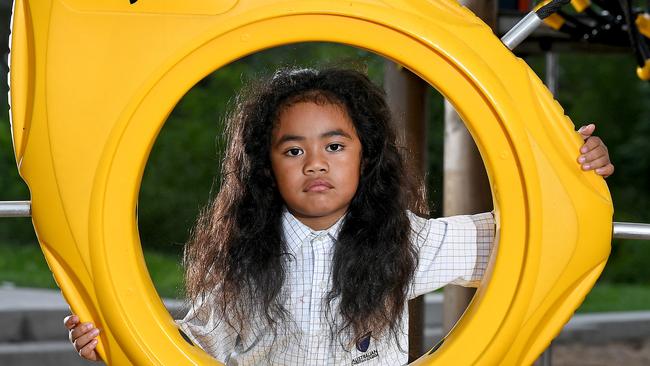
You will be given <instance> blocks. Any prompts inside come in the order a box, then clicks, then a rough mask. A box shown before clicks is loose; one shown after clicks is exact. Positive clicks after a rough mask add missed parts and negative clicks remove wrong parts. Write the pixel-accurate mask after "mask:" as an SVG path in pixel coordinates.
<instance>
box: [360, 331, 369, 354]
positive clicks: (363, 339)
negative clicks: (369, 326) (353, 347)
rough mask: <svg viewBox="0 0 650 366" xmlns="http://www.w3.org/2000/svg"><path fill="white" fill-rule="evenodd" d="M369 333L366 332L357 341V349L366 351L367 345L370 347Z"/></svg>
mask: <svg viewBox="0 0 650 366" xmlns="http://www.w3.org/2000/svg"><path fill="white" fill-rule="evenodd" d="M370 334H371V332H368V333H366V334H364V335H363V336H361V338H360V339H359V340H358V341H357V349H358V350H359V351H361V352H366V351H367V350H368V347H370Z"/></svg>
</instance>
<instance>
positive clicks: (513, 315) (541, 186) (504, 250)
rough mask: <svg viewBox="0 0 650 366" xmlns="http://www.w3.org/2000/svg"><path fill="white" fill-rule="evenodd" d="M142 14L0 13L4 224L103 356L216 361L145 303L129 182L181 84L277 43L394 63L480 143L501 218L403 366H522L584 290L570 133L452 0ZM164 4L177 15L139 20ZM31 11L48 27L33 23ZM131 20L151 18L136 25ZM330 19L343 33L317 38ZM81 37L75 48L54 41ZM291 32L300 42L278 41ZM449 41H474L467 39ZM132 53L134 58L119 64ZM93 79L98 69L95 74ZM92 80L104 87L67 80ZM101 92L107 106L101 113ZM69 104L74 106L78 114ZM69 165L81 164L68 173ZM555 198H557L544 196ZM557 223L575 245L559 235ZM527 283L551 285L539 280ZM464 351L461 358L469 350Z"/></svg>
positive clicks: (594, 206) (596, 260)
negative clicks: (432, 332) (8, 49)
mask: <svg viewBox="0 0 650 366" xmlns="http://www.w3.org/2000/svg"><path fill="white" fill-rule="evenodd" d="M142 4H144V5H143V7H141V8H137V7H136V6H133V7H130V6H131V5H129V6H127V5H125V4H118V3H117V2H115V4H112V3H111V4H110V5H106V4H103V5H98V4H90V3H89V2H80V1H50V2H42V3H38V4H36V3H34V2H27V1H17V2H16V8H15V13H14V30H13V37H14V38H13V39H14V43H13V45H12V65H11V67H12V75H11V79H12V90H11V92H12V117H13V128H14V134H13V136H14V148H15V152H16V158H17V162H19V164H20V169H21V175H22V176H23V177H24V178H25V180H26V181H27V182H28V184H29V186H30V189H31V192H32V201H31V206H30V205H28V204H18V205H10V206H12V207H17V211H18V212H16V213H15V214H17V215H20V214H25V213H27V212H26V211H29V209H30V207H31V215H32V216H33V218H34V222H35V226H36V229H37V232H38V233H39V239H40V240H41V245H42V248H43V250H44V253H45V254H46V258H47V259H48V263H49V265H50V268H52V269H53V272H54V273H55V276H56V278H57V281H58V283H59V285H60V286H61V288H62V290H63V292H64V294H65V295H66V297H67V299H68V301H69V302H70V303H71V305H72V306H73V309H74V310H75V312H77V313H78V314H80V315H81V316H82V317H85V318H88V319H95V320H97V321H98V323H100V324H103V325H104V328H106V329H108V330H109V332H107V333H105V338H103V339H102V343H101V344H102V349H100V351H101V352H102V353H103V355H104V356H106V358H105V359H107V361H108V362H109V363H116V364H121V362H126V361H127V360H128V361H129V362H132V363H135V364H145V363H159V364H180V363H182V362H183V360H185V361H186V362H189V361H190V360H192V361H195V360H201V361H202V362H206V363H208V362H214V361H212V360H210V359H208V358H206V357H205V355H204V354H202V352H200V351H198V350H197V349H196V347H192V346H190V345H188V344H186V343H185V341H184V340H183V339H182V338H181V337H180V335H179V334H178V333H177V331H176V330H175V328H174V325H173V322H171V319H170V317H169V315H168V314H166V312H165V311H164V310H161V309H162V305H160V304H159V303H157V302H156V300H157V296H156V294H155V291H154V290H153V286H151V283H150V281H149V280H148V275H147V273H146V267H144V263H143V261H142V258H141V253H140V252H139V242H138V240H139V239H138V237H137V226H136V223H135V216H134V212H135V209H134V208H135V203H136V201H137V192H138V187H139V180H140V178H141V174H142V170H143V169H144V164H145V163H146V160H147V155H148V152H149V149H150V148H151V145H152V144H153V141H154V139H155V136H156V134H157V132H158V130H159V129H160V127H161V125H162V123H163V122H164V120H165V117H166V115H167V113H169V111H170V110H171V108H172V107H173V105H175V103H176V101H177V100H178V99H179V98H180V96H182V95H183V94H184V92H185V91H186V90H187V89H189V87H191V86H192V85H193V84H194V83H195V82H196V81H198V80H199V79H200V78H201V77H202V76H204V75H205V74H207V73H209V72H211V71H213V70H214V69H216V68H218V67H220V66H221V65H223V64H226V63H228V62H229V61H231V60H233V59H236V58H238V57H241V56H243V55H245V54H248V53H252V52H255V51H256V50H259V49H262V48H266V47H271V46H275V45H280V44H286V43H292V42H303V41H311V40H326V41H333V42H340V43H347V44H352V45H355V46H358V47H363V48H368V49H371V50H373V51H375V52H377V53H380V54H382V55H384V56H386V57H388V58H391V59H393V60H396V61H398V62H400V63H401V64H403V65H405V66H406V67H408V68H409V69H411V70H413V71H415V72H416V73H417V74H418V75H420V76H422V77H423V78H424V79H425V80H427V81H428V82H429V83H431V84H432V85H434V86H435V87H436V88H438V89H439V90H440V91H441V92H442V93H443V94H444V95H445V96H446V97H447V98H448V99H449V100H451V101H453V102H454V103H455V105H456V107H457V109H458V110H459V111H460V112H461V114H462V115H463V118H464V120H465V121H466V123H467V125H468V127H469V128H470V130H471V131H472V133H473V136H474V138H475V140H476V141H477V142H478V144H479V148H480V149H481V153H482V155H483V158H484V161H485V163H486V166H487V168H488V173H489V174H490V180H491V183H492V190H493V196H494V197H495V207H496V208H497V214H498V217H499V226H500V239H499V252H498V256H497V258H496V261H495V262H494V263H493V264H492V273H491V276H489V279H487V280H486V282H487V283H486V285H484V286H483V287H482V288H481V290H480V291H479V294H478V295H477V298H476V300H475V302H474V304H473V305H472V307H471V308H470V310H469V311H468V313H467V315H466V316H465V317H464V318H463V320H462V321H461V323H460V324H459V325H458V326H457V328H456V329H455V330H454V332H452V334H450V335H449V336H448V337H447V339H446V341H445V342H444V343H443V344H442V345H440V347H439V348H438V349H437V352H435V353H433V354H430V355H427V356H425V357H423V358H422V359H421V360H419V361H418V362H421V363H427V362H439V363H440V364H445V362H449V363H454V364H469V363H486V364H493V363H496V360H503V363H504V364H509V363H530V362H532V360H534V358H535V357H536V355H537V354H539V352H541V350H543V349H544V347H545V345H546V344H548V342H549V341H550V339H551V338H552V337H553V336H554V335H555V334H556V333H557V332H558V331H559V329H560V327H561V326H562V324H564V322H566V320H568V317H569V316H570V314H571V313H572V311H573V309H575V307H576V306H577V305H578V304H579V303H580V302H581V301H582V298H583V297H584V294H585V293H586V292H587V291H588V290H589V288H590V287H591V285H593V281H595V278H596V277H597V276H598V274H599V273H600V270H602V265H603V262H604V260H605V259H606V256H607V253H608V249H609V235H610V234H611V231H610V230H609V229H608V228H609V227H611V226H610V225H611V203H610V202H609V196H608V192H607V189H606V187H605V185H604V183H603V182H602V180H601V179H600V178H598V177H595V176H593V174H592V175H589V174H588V173H581V174H576V173H575V172H573V169H572V164H573V162H572V161H570V160H571V159H570V158H568V157H569V156H571V154H570V152H572V151H574V150H576V149H577V147H578V146H579V142H580V141H579V138H577V136H576V135H575V134H573V125H572V124H571V123H570V121H568V119H567V118H566V117H564V116H563V114H562V111H561V109H560V108H559V106H558V105H557V104H556V103H555V102H553V100H552V97H551V96H550V95H549V94H548V92H547V91H546V90H545V89H544V87H543V85H542V84H541V82H540V81H539V80H538V79H537V78H536V76H535V75H534V74H533V73H532V72H530V71H529V70H528V69H527V66H526V65H525V64H524V63H523V62H521V61H520V60H517V59H516V58H515V57H514V56H513V55H512V54H511V53H510V52H509V51H507V50H506V49H505V48H504V47H503V46H502V44H501V43H500V42H499V40H498V39H496V38H495V37H494V36H493V35H492V33H491V32H490V30H489V29H488V28H487V27H485V26H484V25H483V24H482V23H481V22H480V21H479V20H478V19H476V18H475V17H473V15H472V14H471V13H469V12H468V11H466V10H464V9H462V8H460V7H458V6H457V5H456V4H455V3H453V2H440V4H436V5H431V4H429V5H426V6H425V5H423V4H420V3H418V2H403V3H401V2H400V4H397V5H395V8H394V9H391V8H387V7H385V6H384V5H381V4H379V3H378V4H373V5H371V4H365V3H364V4H361V3H359V4H357V3H354V6H353V7H350V8H348V7H342V6H337V5H334V4H329V3H326V2H319V1H313V2H305V3H303V2H300V3H295V4H294V3H291V4H292V6H287V5H286V4H288V3H284V4H285V6H277V4H275V6H274V4H273V3H271V2H269V3H268V4H264V5H260V4H255V5H253V4H247V3H244V2H242V3H239V4H234V2H233V4H232V5H233V8H227V9H226V8H206V7H202V5H200V3H199V2H194V3H193V2H187V3H184V5H183V6H184V7H185V8H174V7H173V6H171V5H168V6H169V8H164V7H163V6H164V4H166V3H164V2H163V3H161V2H158V3H157V4H155V3H145V2H142ZM161 4H163V5H161ZM193 4H194V5H193ZM134 5H137V4H134ZM147 6H149V7H148V8H147ZM157 7H160V8H157ZM165 9H167V10H169V11H170V12H172V11H175V12H183V13H184V14H185V15H182V16H181V15H174V14H168V15H165V16H164V17H162V16H161V17H159V18H156V17H151V16H149V17H146V18H143V17H142V14H146V13H149V12H162V11H163V10H165ZM287 9H290V11H289V10H287ZM220 11H226V13H224V14H221V15H212V16H207V17H206V16H200V17H199V16H196V17H197V18H201V19H202V21H196V22H188V19H190V18H192V19H193V17H192V16H190V15H188V14H194V15H195V13H201V12H204V13H211V14H212V13H219V12H220ZM396 12H397V16H396V15H395V13H396ZM91 14H92V15H91ZM422 14H426V17H428V18H424V17H425V16H424V15H422ZM46 18H49V19H51V20H50V22H49V23H48V24H44V23H43V22H41V23H39V22H38V19H46ZM136 19H137V20H136ZM145 19H146V22H149V23H147V24H143V22H142V21H144V20H145ZM224 19H226V20H227V21H224ZM441 19H445V20H444V21H443V20H441ZM141 20H142V21H141ZM115 24H120V25H121V26H123V27H124V28H122V29H121V32H124V33H123V34H119V35H116V34H114V33H111V32H110V30H111V29H113V28H114V26H115ZM334 25H336V26H346V27H350V29H354V30H355V31H354V32H352V33H353V34H345V35H336V34H330V33H331V32H328V31H327V30H328V29H331V26H334ZM176 26H181V27H180V28H182V29H183V32H184V34H180V33H183V32H177V34H175V38H174V41H175V43H174V46H173V47H171V46H170V43H169V42H165V43H164V44H163V43H161V42H155V40H156V39H157V37H159V36H158V35H156V36H155V37H156V39H154V38H152V36H150V35H149V34H152V33H153V34H158V32H151V31H150V30H151V29H159V30H160V31H161V32H162V33H164V32H166V31H168V30H169V29H179V28H175V27H176ZM79 29H84V32H83V33H84V34H85V36H84V38H83V39H81V38H80V39H76V40H73V41H72V42H70V41H67V42H65V43H63V40H65V39H67V38H66V37H67V35H69V34H71V33H72V34H77V33H78V32H76V33H75V31H78V30H79ZM288 29H304V30H305V32H304V33H302V34H287V33H289V32H287V30H288ZM145 30H146V33H144V32H145ZM452 30H453V32H452ZM93 37H96V38H94V40H93ZM89 39H90V40H93V41H92V42H89ZM387 39H388V40H391V42H386V40H387ZM463 39H473V40H477V42H476V44H473V45H472V46H471V47H470V46H468V45H467V44H466V43H465V42H463V41H462V40H463ZM16 40H18V41H16ZM50 42H52V43H50ZM56 42H61V43H56ZM99 42H101V43H102V44H103V45H104V47H106V48H110V47H116V49H118V50H128V51H129V52H131V53H129V52H122V53H121V54H120V53H118V55H120V56H121V58H118V59H116V60H103V59H101V54H100V53H101V52H102V50H97V49H94V47H93V46H94V45H95V44H96V43H99ZM51 44H66V46H65V47H60V48H58V47H57V49H55V48H53V47H48V45H51ZM143 44H146V45H147V46H148V47H150V48H149V49H147V55H143V54H141V53H140V52H141V51H142V49H141V48H142V47H143V46H142V45H143ZM224 45H228V46H230V48H231V49H228V47H224ZM232 45H236V46H235V47H233V46H232ZM120 47H124V48H120ZM156 47H157V48H156ZM45 50H48V53H47V57H45V54H44V51H45ZM133 52H135V53H136V55H137V56H138V60H139V63H140V64H139V65H135V66H134V65H132V64H129V63H128V62H127V60H130V59H132V58H133ZM75 59H76V60H77V63H76V64H74V65H70V64H69V63H67V62H69V61H70V60H75ZM89 60H91V61H94V62H88V61H89ZM488 65H498V66H488ZM97 70H104V71H106V70H110V72H112V73H113V74H105V75H96V74H97V73H96V71H97ZM143 70H149V72H143ZM150 70H155V71H153V72H151V71H150ZM503 70H508V72H505V71H503ZM116 75H119V76H120V77H121V78H124V79H120V78H117V79H116ZM127 78H128V80H127ZM46 81H47V86H46V83H45V82H46ZM91 82H92V83H93V85H106V89H101V88H99V89H101V90H99V91H97V90H96V91H95V93H90V92H89V90H85V89H84V88H83V87H80V88H77V90H71V89H70V87H69V85H77V86H83V85H88V84H89V83H91ZM503 85H508V86H509V88H508V89H509V90H505V88H504V87H503ZM107 90H111V91H114V93H111V95H120V98H115V99H116V100H112V101H110V103H109V102H108V101H107V100H106V99H105V95H106V94H105V93H106V92H107ZM522 91H523V93H522ZM117 92H119V93H117ZM513 94H516V95H517V98H514V97H513ZM522 94H523V95H522ZM514 100H517V103H514ZM46 105H47V106H50V108H49V109H45V106H46ZM79 105H82V106H84V110H81V111H79V110H75V108H76V107H78V106H79ZM161 106H162V107H163V108H161ZM97 112H102V113H97ZM91 115H92V116H93V117H94V119H95V120H96V121H97V122H96V125H93V126H88V125H86V124H84V123H83V122H84V121H88V120H89V118H88V117H89V116H91ZM98 115H101V116H106V117H105V118H104V119H103V120H102V119H98V118H97V116H98ZM486 116H487V117H486ZM43 146H49V147H50V149H43V148H42V147H43ZM80 152H83V154H80ZM549 162H553V164H550V163H549ZM79 165H81V166H84V167H87V169H84V170H82V171H80V170H78V169H75V168H74V167H76V166H79ZM551 166H555V168H552V167H551ZM542 172H543V174H541V173H542ZM79 192H82V194H81V195H79V194H78V193H79ZM502 192H508V194H507V195H505V194H503V193H502ZM558 196H562V197H563V199H562V200H561V202H559V203H558V202H554V198H555V197H558ZM585 202H587V203H585ZM551 210H552V212H551ZM558 212H560V213H562V214H561V215H558ZM586 213H588V214H586ZM585 217H589V219H590V220H593V222H591V223H588V222H586V221H587V220H585ZM540 219H541V220H540ZM542 221H543V222H544V225H542V224H541V222H542ZM567 222H572V224H571V225H567ZM88 223H90V227H88V226H87V224H88ZM553 223H556V224H553ZM559 228H563V229H564V230H571V233H572V234H573V235H566V233H564V234H563V235H564V236H567V237H569V238H568V239H566V240H564V241H561V240H557V239H558V238H559V237H560V236H562V235H560V234H559V233H558V232H556V231H555V230H559ZM616 228H617V226H615V232H616ZM590 230H594V232H592V233H588V231H590ZM586 242H590V245H589V248H587V247H586V246H585V245H584V243H586ZM518 243H526V245H525V247H523V248H522V247H521V245H520V244H518ZM593 243H599V244H596V246H594V244H593ZM562 247H563V248H564V250H566V253H574V254H573V257H572V256H571V255H570V254H567V258H570V260H567V262H565V263H561V264H557V263H554V262H553V258H550V257H549V251H547V250H548V248H562ZM90 248H92V250H90ZM587 249H588V250H587ZM123 252H127V253H129V256H128V258H127V260H126V261H123V260H120V261H119V262H120V263H118V261H117V260H116V258H119V257H120V256H118V255H116V253H123ZM72 268H75V270H72ZM542 277H545V278H546V279H548V278H549V277H551V278H555V279H556V282H554V283H551V282H552V281H548V282H540V281H539V279H541V278H542ZM134 278H135V279H137V280H136V281H134ZM143 305H144V306H143ZM135 309H142V313H139V312H138V311H137V310H135ZM126 310H129V311H128V313H127V312H126ZM145 312H146V314H145ZM135 318H137V319H138V322H139V323H140V324H142V322H143V319H144V321H145V322H147V324H148V326H146V327H145V328H146V329H144V330H143V329H138V330H137V331H136V327H135V321H134V319H135ZM138 328H141V327H138ZM163 334H164V335H167V337H163V336H162V335H163ZM161 338H162V339H161ZM511 343H514V344H513V345H512V346H511ZM467 344H471V345H472V347H471V348H476V351H475V352H468V349H469V348H470V347H469V346H467Z"/></svg>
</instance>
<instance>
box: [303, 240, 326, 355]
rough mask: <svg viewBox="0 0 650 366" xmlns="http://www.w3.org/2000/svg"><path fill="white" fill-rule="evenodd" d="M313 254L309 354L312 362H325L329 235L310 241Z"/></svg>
mask: <svg viewBox="0 0 650 366" xmlns="http://www.w3.org/2000/svg"><path fill="white" fill-rule="evenodd" d="M310 244H311V248H312V253H313V265H314V268H313V271H312V282H311V304H310V308H311V312H310V328H311V329H310V332H309V348H308V349H309V352H310V357H309V359H310V360H313V361H316V360H318V361H325V360H324V359H323V357H324V356H325V355H324V353H325V352H324V349H325V345H326V343H327V342H326V341H327V339H325V337H324V334H326V332H325V331H326V330H327V329H326V328H325V324H324V323H323V320H324V319H323V312H322V301H323V298H324V297H325V292H326V291H327V284H328V277H329V276H328V274H329V271H328V269H327V266H326V263H327V258H325V256H326V254H327V253H326V244H327V234H326V233H320V234H318V235H315V236H314V237H313V239H311V241H310Z"/></svg>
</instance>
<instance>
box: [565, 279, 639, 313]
mask: <svg viewBox="0 0 650 366" xmlns="http://www.w3.org/2000/svg"><path fill="white" fill-rule="evenodd" d="M631 310H650V285H638V284H620V283H597V284H596V286H594V288H593V289H592V290H591V292H590V293H589V294H588V295H587V297H586V298H585V302H583V303H582V306H580V308H578V312H579V313H593V312H601V311H631Z"/></svg>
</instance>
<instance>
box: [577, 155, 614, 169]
mask: <svg viewBox="0 0 650 366" xmlns="http://www.w3.org/2000/svg"><path fill="white" fill-rule="evenodd" d="M607 164H609V158H608V157H607V156H603V157H600V158H598V159H596V160H594V161H591V162H589V163H585V164H582V169H583V170H594V169H599V168H602V167H604V166H606V165H607Z"/></svg>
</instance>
